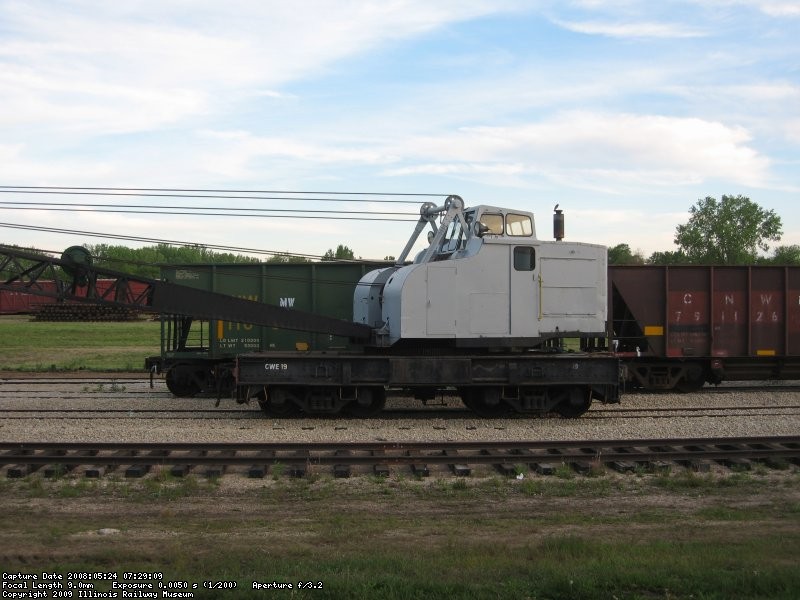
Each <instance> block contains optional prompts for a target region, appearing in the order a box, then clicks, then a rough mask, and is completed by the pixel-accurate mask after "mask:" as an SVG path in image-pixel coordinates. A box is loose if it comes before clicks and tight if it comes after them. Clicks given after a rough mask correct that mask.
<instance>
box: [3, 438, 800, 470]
mask: <svg viewBox="0 0 800 600" xmlns="http://www.w3.org/2000/svg"><path fill="white" fill-rule="evenodd" d="M342 452H345V453H346V455H342V454H341V453H342ZM354 453H355V454H354ZM769 458H772V459H784V460H786V459H794V460H798V459H800V436H777V437H731V438H690V439H669V438H666V439H636V440H602V441H598V440H587V441H543V442H530V441H511V442H475V441H467V442H434V443H428V442H348V443H338V442H317V443H300V442H286V443H280V442H265V443H258V442H249V443H188V442H187V443H152V442H133V443H125V442H123V443H114V442H105V443H91V442H87V443H75V442H65V443H60V442H38V443H33V442H18V443H14V442H2V443H0V464H2V465H12V464H30V465H43V464H59V465H145V464H146V465H156V464H162V465H252V464H254V463H259V462H262V463H263V462H267V463H272V462H279V463H282V464H305V465H338V464H349V465H364V464H367V465H374V464H417V463H433V464H454V463H458V464H498V463H507V462H517V463H535V462H551V463H552V462H567V463H571V462H578V461H599V462H603V463H608V462H613V461H631V462H652V461H692V460H700V459H702V460H731V459H769Z"/></svg>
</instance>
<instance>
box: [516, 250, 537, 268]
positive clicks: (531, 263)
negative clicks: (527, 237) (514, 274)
mask: <svg viewBox="0 0 800 600" xmlns="http://www.w3.org/2000/svg"><path fill="white" fill-rule="evenodd" d="M535 268H536V251H535V250H534V249H533V248H531V247H530V246H516V247H515V248H514V270H515V271H533V270H534V269H535Z"/></svg>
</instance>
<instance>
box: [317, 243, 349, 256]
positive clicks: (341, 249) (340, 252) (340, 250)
mask: <svg viewBox="0 0 800 600" xmlns="http://www.w3.org/2000/svg"><path fill="white" fill-rule="evenodd" d="M355 257H356V255H355V253H354V252H353V250H352V249H350V248H348V247H347V246H345V245H343V244H339V245H338V246H336V251H335V252H334V251H333V250H332V249H329V250H328V251H327V252H326V253H325V254H324V255H323V256H322V260H353V259H354V258H355Z"/></svg>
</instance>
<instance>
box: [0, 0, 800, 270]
mask: <svg viewBox="0 0 800 600" xmlns="http://www.w3.org/2000/svg"><path fill="white" fill-rule="evenodd" d="M798 32H800V0H662V1H659V2H652V1H647V0H565V1H557V0H526V1H523V0H382V1H375V2H367V1H359V0H327V1H326V0H297V1H293V2H285V1H272V0H253V1H249V0H226V1H225V2H219V1H218V0H215V1H211V0H192V1H188V0H131V1H129V2H107V1H96V0H75V1H66V0H65V1H58V0H48V1H44V0H41V1H38V0H0V186H59V187H63V186H71V187H115V188H137V189H139V188H181V189H218V190H294V191H305V192H313V193H310V194H308V195H307V196H306V197H321V196H320V194H319V193H317V192H327V193H341V192H351V193H352V192H359V193H365V192H368V193H378V192H380V193H410V194H427V193H432V194H441V198H442V199H443V198H444V197H445V196H446V195H447V194H457V195H459V196H461V197H462V198H463V199H464V201H465V203H466V204H467V205H468V206H472V205H477V204H491V205H495V206H503V207H508V208H517V209H523V210H529V211H532V212H534V214H535V216H536V219H537V221H536V223H537V233H538V236H539V237H540V238H542V239H550V238H551V235H552V224H551V223H552V221H551V219H552V217H551V215H552V210H553V207H554V205H556V204H559V208H561V209H563V210H564V213H565V215H566V233H567V239H568V240H571V241H581V242H590V243H598V244H603V245H607V246H614V245H617V244H620V243H626V244H628V245H629V246H630V247H631V248H632V249H633V250H635V251H640V252H642V253H643V254H644V255H645V256H649V255H650V254H651V253H652V252H655V251H664V250H676V249H677V246H675V244H674V242H673V240H674V235H675V228H676V227H677V225H679V224H681V223H686V222H687V221H688V219H689V209H690V208H691V207H692V206H693V205H695V204H696V203H697V202H698V200H700V199H702V198H705V197H707V196H712V197H714V198H717V199H719V198H721V196H722V195H723V194H727V195H738V194H741V195H744V196H747V197H749V198H750V199H751V200H753V201H754V202H755V203H757V204H758V205H760V206H761V207H762V208H764V209H768V210H769V209H771V210H774V211H775V212H776V213H777V214H778V215H779V216H780V217H781V219H782V221H783V231H784V235H783V238H782V240H781V241H780V242H779V245H789V244H800V210H799V209H798V208H797V203H796V201H797V199H798V196H800V35H798ZM0 189H2V188H0ZM326 197H333V196H326ZM338 197H340V198H342V197H345V198H348V197H350V196H338ZM353 197H354V198H359V199H371V198H379V197H378V196H370V195H365V196H353ZM383 198H387V197H383ZM401 198H403V197H401ZM408 200H409V201H410V204H406V205H401V204H380V203H363V202H362V203H321V202H320V203H315V202H307V201H299V200H297V199H294V200H288V199H284V200H263V199H261V200H236V199H222V200H221V199H215V200H202V199H200V200H198V199H165V198H130V197H116V198H115V197H110V198H109V197H107V196H103V197H95V196H85V197H84V196H57V197H56V196H49V195H44V194H37V195H17V194H11V193H0V203H2V204H0V222H2V223H3V225H0V243H11V244H22V245H25V246H35V247H38V248H45V249H62V248H66V247H67V246H70V245H74V244H82V243H91V244H96V243H111V244H114V243H127V244H128V245H133V246H136V245H141V244H139V243H132V242H120V241H118V240H115V239H113V238H108V239H102V238H96V237H87V236H85V235H81V234H55V233H42V232H33V231H30V230H21V229H16V228H13V227H9V224H12V225H23V226H36V227H58V228H64V229H70V230H78V231H85V232H99V233H106V234H111V235H137V236H144V237H148V238H158V239H170V240H179V241H185V242H190V243H200V244H215V245H227V246H237V247H247V248H257V249H262V250H272V251H285V252H299V253H306V254H316V255H319V254H323V253H324V252H325V251H326V250H327V249H329V248H335V247H336V246H337V245H338V244H346V245H348V246H349V247H350V248H352V249H353V250H354V251H355V252H356V255H357V256H360V257H363V258H383V257H384V256H386V255H398V254H399V253H400V250H401V249H402V248H403V246H404V245H405V242H406V240H407V239H408V237H409V235H410V233H411V229H412V227H413V223H411V222H407V220H408V219H415V217H414V215H416V214H418V212H419V204H420V203H421V202H422V201H427V200H431V198H426V197H410V198H408ZM11 201H25V202H46V201H53V202H66V203H72V204H74V205H76V206H77V204H78V203H106V204H113V203H118V204H132V203H137V204H144V203H149V204H152V205H154V206H156V205H159V204H161V205H176V204H177V203H179V202H182V203H183V205H187V206H193V207H197V208H198V209H201V208H203V207H220V206H226V207H251V208H277V209H282V210H285V209H300V210H303V211H304V213H303V214H305V215H306V216H310V215H312V214H321V213H311V212H308V213H306V212H305V211H306V210H307V211H313V210H343V211H364V210H368V211H386V212H389V211H391V212H402V213H408V214H409V215H410V216H396V217H394V216H393V217H386V218H387V219H389V220H381V221H372V222H368V221H363V220H333V219H295V218H278V217H274V218H263V217H259V218H256V217H253V216H250V217H243V216H237V217H231V216H201V215H160V216H157V215H151V214H123V213H117V214H112V213H99V212H57V211H53V210H48V211H39V210H19V208H20V207H21V205H11V204H8V202H11ZM433 201H437V200H436V199H435V198H434V199H433ZM399 219H404V220H403V221H400V220H399Z"/></svg>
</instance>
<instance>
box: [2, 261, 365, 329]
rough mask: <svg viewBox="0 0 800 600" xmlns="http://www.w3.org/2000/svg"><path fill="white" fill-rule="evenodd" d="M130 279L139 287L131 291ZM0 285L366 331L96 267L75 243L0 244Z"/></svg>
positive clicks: (292, 325) (190, 312) (241, 319)
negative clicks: (101, 284) (60, 246)
mask: <svg viewBox="0 0 800 600" xmlns="http://www.w3.org/2000/svg"><path fill="white" fill-rule="evenodd" d="M101 278H102V279H111V280H113V284H112V285H110V286H108V288H107V289H106V290H105V291H101V290H99V289H98V287H97V280H98V279H101ZM44 281H48V282H50V281H52V282H55V287H54V288H53V287H46V286H44V285H43V282H44ZM131 283H137V284H139V286H138V287H139V288H142V286H143V289H142V290H141V291H137V292H134V291H133V290H132V287H131V285H130V284H131ZM0 290H10V291H15V292H22V293H26V294H35V295H38V296H48V297H53V298H57V299H59V300H72V301H77V302H92V303H99V304H111V305H115V306H122V307H127V308H134V309H138V310H141V311H145V312H153V313H162V314H173V315H184V316H187V317H193V318H196V319H217V320H224V321H233V322H238V323H249V324H252V325H260V326H264V327H278V328H280V329H292V330H296V331H309V332H315V333H329V334H332V335H337V336H344V337H349V338H353V339H354V340H359V341H368V340H369V339H370V336H371V333H372V329H371V328H370V327H369V326H367V325H363V324H361V323H354V322H352V321H343V320H341V319H334V318H331V317H325V316H322V315H317V314H313V313H309V312H305V311H300V310H295V309H288V308H282V307H279V306H275V305H272V304H264V303H261V302H254V301H251V300H244V299H241V298H234V297H233V296H228V295H225V294H219V293H215V292H208V291H205V290H198V289H195V288H190V287H188V286H185V285H179V284H176V283H170V282H166V281H159V280H156V279H149V278H146V277H138V276H134V275H130V274H128V273H123V272H121V271H114V270H111V269H106V268H103V267H96V266H93V265H92V264H91V255H90V254H89V252H88V251H87V250H86V249H84V248H81V247H79V246H73V247H72V248H69V249H68V250H67V251H65V252H64V254H63V255H62V256H61V258H54V257H51V256H45V255H42V254H36V253H33V252H28V251H25V250H20V249H18V248H13V247H9V246H0Z"/></svg>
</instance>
